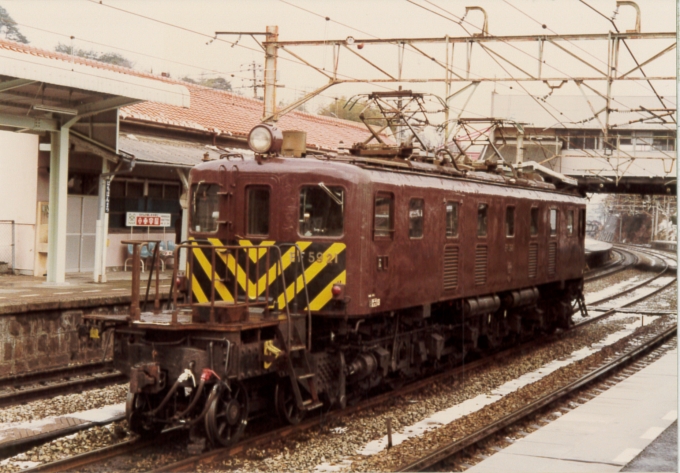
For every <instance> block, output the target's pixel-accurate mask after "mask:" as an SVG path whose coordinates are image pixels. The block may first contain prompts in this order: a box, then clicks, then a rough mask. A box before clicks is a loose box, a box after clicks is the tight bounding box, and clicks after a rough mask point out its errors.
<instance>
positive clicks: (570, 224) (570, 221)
mask: <svg viewBox="0 0 680 473" xmlns="http://www.w3.org/2000/svg"><path fill="white" fill-rule="evenodd" d="M573 234H574V211H573V210H568V211H567V235H569V236H571V235H573Z"/></svg>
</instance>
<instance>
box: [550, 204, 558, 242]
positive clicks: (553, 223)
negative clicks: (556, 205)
mask: <svg viewBox="0 0 680 473" xmlns="http://www.w3.org/2000/svg"><path fill="white" fill-rule="evenodd" d="M555 235H557V209H550V236H555Z"/></svg>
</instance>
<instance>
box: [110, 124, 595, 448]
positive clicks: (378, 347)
mask: <svg viewBox="0 0 680 473" xmlns="http://www.w3.org/2000/svg"><path fill="white" fill-rule="evenodd" d="M278 139H279V132H278V130H276V128H275V127H273V126H271V125H266V124H263V125H259V126H258V127H256V128H255V129H254V130H253V132H251V137H250V141H251V148H253V149H254V151H255V153H256V154H255V159H253V160H244V159H243V158H242V157H239V156H225V157H224V159H220V160H216V161H210V162H205V163H202V164H200V165H198V166H196V167H195V168H194V169H193V170H192V171H191V174H190V178H191V180H190V185H191V187H190V194H189V198H188V206H189V213H190V216H189V240H188V241H187V242H185V243H184V244H183V245H181V246H180V247H179V248H178V250H177V253H178V254H177V257H178V258H179V256H180V253H181V252H182V251H184V252H186V254H187V266H186V272H185V274H184V275H183V277H182V275H181V274H178V278H177V280H178V283H177V285H178V286H179V287H175V288H174V290H175V291H174V292H175V299H174V304H173V305H172V307H170V308H169V309H168V310H164V311H163V310H156V311H155V313H142V314H137V316H136V317H135V314H133V316H132V317H131V319H130V320H129V321H127V322H126V323H125V324H119V326H118V327H117V328H116V332H115V333H116V335H115V353H114V357H115V362H116V364H117V366H118V367H119V368H120V369H122V370H124V371H126V372H128V373H129V374H130V376H131V387H130V395H129V399H128V420H129V421H130V424H131V426H132V427H133V428H134V429H135V430H137V431H139V432H148V431H155V430H157V429H159V428H161V427H163V426H167V425H170V424H178V423H184V424H185V425H192V426H194V427H195V428H196V429H199V430H205V432H206V433H207V437H208V439H209V440H210V441H211V442H212V443H213V444H216V445H227V444H229V443H231V442H233V441H234V440H235V439H237V438H238V436H239V435H240V433H241V432H242V430H243V428H244V426H245V423H246V420H247V418H248V417H249V416H250V415H253V413H256V412H266V411H267V410H268V409H270V408H271V409H274V408H275V409H276V410H277V411H278V413H279V415H280V416H281V417H282V418H283V419H284V420H285V421H288V422H292V423H295V422H298V421H299V420H300V419H301V418H302V417H303V415H304V414H305V412H308V411H310V410H314V409H319V408H321V407H322V406H323V405H326V406H339V407H343V406H344V405H345V404H346V403H347V402H348V400H351V399H352V398H353V397H356V398H358V397H360V396H363V395H365V394H366V393H367V392H369V391H371V390H373V389H388V388H390V387H393V386H395V385H398V384H401V383H403V382H404V381H408V380H410V379H415V378H417V377H420V376H424V375H426V374H428V373H431V372H433V371H436V370H441V369H445V368H446V367H449V366H454V365H455V364H457V363H460V362H461V361H463V360H464V358H465V357H469V356H478V355H483V354H485V353H489V352H493V351H495V350H498V349H500V348H502V347H506V346H509V345H511V344H514V343H518V342H520V341H522V340H526V339H529V338H531V337H534V336H537V335H539V334H541V333H545V332H551V331H553V330H555V329H558V328H563V329H564V328H568V327H569V325H570V324H571V317H572V314H573V313H574V307H575V305H576V304H577V303H578V301H579V300H580V299H581V298H582V285H583V278H582V272H583V267H584V236H585V203H584V200H583V199H582V198H581V197H580V196H579V195H578V194H576V193H575V192H573V191H568V190H557V189H556V187H555V186H554V185H553V184H550V183H546V182H543V180H542V179H540V178H538V177H537V176H536V175H530V174H525V175H520V174H517V173H513V174H509V173H507V172H502V171H501V170H500V168H496V167H495V166H494V165H493V163H491V164H489V163H487V165H486V166H484V169H478V168H480V167H481V166H476V167H475V166H467V167H465V166H457V165H455V163H453V162H450V161H449V162H447V161H445V160H441V159H428V158H419V157H418V156H417V154H410V153H409V152H408V150H405V149H404V148H403V147H395V149H396V151H395V152H394V154H392V155H390V154H389V152H388V151H386V150H387V146H383V147H381V148H380V149H379V150H377V151H376V150H373V152H375V154H377V155H379V156H378V157H376V156H374V155H372V154H371V153H372V150H371V149H366V147H365V146H363V147H357V148H355V149H353V150H351V152H350V153H347V154H340V155H338V154H335V155H327V156H315V157H312V156H307V157H298V158H296V157H283V156H281V155H280V153H279V152H278V151H279V150H278V149H277V144H279V143H277V141H278ZM179 281H181V282H179ZM177 285H176V286H177ZM182 289H183V290H184V292H183V293H182V292H180V291H179V290H182ZM182 294H183V297H178V296H182ZM199 378H200V379H201V381H200V382H198V383H197V381H196V380H197V379H199Z"/></svg>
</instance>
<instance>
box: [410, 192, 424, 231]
mask: <svg viewBox="0 0 680 473" xmlns="http://www.w3.org/2000/svg"><path fill="white" fill-rule="evenodd" d="M424 211H425V201H424V200H423V199H411V201H410V202H409V204H408V236H409V238H422V236H423V227H424V223H425V222H424V220H425V217H424Z"/></svg>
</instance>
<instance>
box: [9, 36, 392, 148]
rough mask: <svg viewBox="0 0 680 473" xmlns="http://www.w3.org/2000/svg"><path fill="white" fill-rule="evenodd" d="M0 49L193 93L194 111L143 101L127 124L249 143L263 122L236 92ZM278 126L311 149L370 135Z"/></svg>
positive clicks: (256, 106) (342, 126)
mask: <svg viewBox="0 0 680 473" xmlns="http://www.w3.org/2000/svg"><path fill="white" fill-rule="evenodd" d="M0 49H8V50H12V51H16V52H21V53H26V54H31V55H34V56H40V57H44V58H51V59H58V60H62V61H68V62H74V63H78V64H83V65H87V66H91V67H95V68H98V69H107V70H110V71H115V72H119V73H122V74H130V75H133V76H138V77H146V78H151V79H156V80H161V81H164V82H171V83H177V84H182V85H184V86H185V87H187V88H188V89H189V91H190V93H191V106H190V108H182V107H176V106H172V105H164V104H159V103H154V102H142V103H138V104H135V105H131V106H128V107H123V108H121V110H120V117H121V119H123V120H125V119H135V120H141V121H148V122H154V123H161V124H165V125H174V126H180V127H185V128H190V129H196V130H204V131H210V132H217V133H220V134H225V135H232V136H235V137H242V138H245V137H247V136H248V133H249V132H250V129H251V128H252V127H253V126H255V125H256V124H258V123H259V122H260V120H261V118H262V111H263V103H262V101H260V100H255V99H252V98H247V97H244V96H241V95H237V94H234V93H231V92H226V91H223V90H217V89H211V88H208V87H203V86H200V85H195V84H190V83H187V82H183V81H179V80H175V79H170V78H167V77H162V76H157V75H154V74H150V73H146V72H140V71H135V70H133V69H129V68H127V67H122V66H115V65H113V64H108V63H103V62H99V61H95V60H92V59H85V58H82V57H78V56H70V55H68V54H64V53H58V52H56V51H48V50H45V49H39V48H35V47H33V46H29V45H26V44H22V43H15V42H13V41H8V40H6V39H0ZM278 126H279V128H281V129H282V130H284V131H285V130H300V131H306V132H307V146H308V147H309V146H311V147H312V148H322V149H335V148H337V146H338V144H339V142H340V141H342V142H343V143H344V145H345V146H348V145H351V144H353V143H355V142H358V141H363V140H365V139H366V138H368V136H369V132H368V130H366V127H365V126H364V125H363V124H361V123H357V122H353V121H348V120H341V119H337V118H333V117H326V116H322V115H313V114H310V113H303V112H298V111H293V112H290V113H288V114H286V115H284V116H283V117H281V119H280V120H279V122H278ZM388 141H389V140H388Z"/></svg>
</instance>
